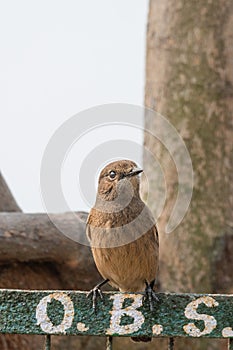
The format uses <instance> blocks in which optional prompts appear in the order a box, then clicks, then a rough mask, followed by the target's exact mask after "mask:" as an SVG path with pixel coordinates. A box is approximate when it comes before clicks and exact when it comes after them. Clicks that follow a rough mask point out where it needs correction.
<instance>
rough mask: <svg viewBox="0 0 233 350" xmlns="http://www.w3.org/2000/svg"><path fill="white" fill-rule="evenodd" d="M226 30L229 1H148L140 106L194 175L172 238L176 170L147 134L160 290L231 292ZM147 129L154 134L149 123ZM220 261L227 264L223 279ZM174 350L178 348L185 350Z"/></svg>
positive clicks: (232, 189) (231, 15)
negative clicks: (177, 144) (164, 128)
mask: <svg viewBox="0 0 233 350" xmlns="http://www.w3.org/2000/svg"><path fill="white" fill-rule="evenodd" d="M232 27H233V4H232V1H230V0H221V1H220V0H216V1H207V2H203V1H194V0H192V1H176V0H165V1H164V0H158V1H155V0H151V1H150V9H149V19H148V33H147V61H146V91H145V105H146V106H147V107H149V108H152V109H155V110H156V111H158V112H159V113H161V114H162V115H164V116H165V117H166V118H167V119H168V120H169V121H170V122H171V123H172V124H173V125H174V126H175V127H176V129H177V130H178V132H179V133H180V135H181V136H182V137H183V139H184V141H185V143H186V146H187V148H188V150H189V153H190V155H191V159H192V163H193V168H194V191H193V197H192V201H191V205H190V208H189V211H188V213H187V215H186V216H185V218H184V220H183V222H182V223H181V224H180V226H179V227H178V228H177V229H176V230H175V232H173V233H171V234H169V235H166V234H164V233H163V232H164V227H165V224H166V223H167V221H168V218H169V216H170V213H171V208H172V206H173V204H174V200H175V197H176V185H177V174H176V169H175V168H174V164H173V162H172V160H171V159H169V157H168V155H167V152H166V150H165V149H164V147H163V145H161V144H160V143H156V144H152V141H151V138H150V135H148V134H145V141H144V142H145V146H146V147H148V148H149V149H152V150H153V152H154V153H155V154H156V155H157V157H158V158H159V160H160V162H161V164H162V165H163V168H165V177H166V182H167V202H166V206H165V209H164V210H163V212H162V215H161V217H160V218H159V223H158V224H159V231H160V242H161V245H160V246H161V248H160V257H161V264H160V283H161V288H162V290H168V291H182V292H205V293H207V292H210V293H211V292H212V293H214V292H224V293H232V292H233V278H232V277H233V276H232V265H231V266H230V263H231V262H232V259H231V255H232V254H231V251H229V250H228V249H227V245H228V244H231V245H232V243H231V242H232V241H233V238H232V237H233V222H232V214H233V181H232V180H233V171H232V163H233V159H232V148H233V143H232V131H233V125H232V121H233V119H232V110H233V98H232V97H233V65H232V55H233V34H232ZM145 126H146V128H147V129H150V130H151V132H152V133H153V131H154V132H155V131H156V130H155V124H154V123H153V121H152V120H151V119H149V118H148V119H147V118H146V120H145ZM144 161H145V162H144V169H145V172H146V174H147V176H148V178H149V183H150V191H152V192H153V193H154V200H153V201H151V202H150V203H148V204H149V205H150V207H151V208H152V210H153V211H154V212H156V200H155V199H156V198H158V196H159V195H160V193H159V190H158V189H157V187H156V174H154V171H153V168H152V164H151V163H149V162H147V159H146V155H145V157H144ZM229 242H230V243H229ZM226 255H227V257H226ZM223 261H224V266H225V265H226V264H228V268H226V267H224V272H223V271H222V263H223ZM221 262H222V263H221ZM223 273H224V274H225V275H224V276H223ZM223 281H225V284H223V283H222V282H223ZM223 286H224V288H225V289H224V290H223ZM185 342H186V341H184V343H185ZM177 343H178V342H177ZM207 343H208V344H209V345H208V346H209V347H208V348H209V349H215V348H216V345H215V344H216V343H215V342H214V341H211V342H210V343H209V342H208V341H207ZM179 344H180V345H179V349H183V348H187V345H183V346H182V342H179ZM176 346H178V344H177V345H176ZM206 348H207V344H206V342H205V341H201V342H195V349H206ZM223 348H224V349H225V348H226V347H225V345H224V347H223Z"/></svg>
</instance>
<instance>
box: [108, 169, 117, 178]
mask: <svg viewBox="0 0 233 350" xmlns="http://www.w3.org/2000/svg"><path fill="white" fill-rule="evenodd" d="M109 177H110V179H114V178H115V177H116V172H115V171H114V170H111V171H110V173H109Z"/></svg>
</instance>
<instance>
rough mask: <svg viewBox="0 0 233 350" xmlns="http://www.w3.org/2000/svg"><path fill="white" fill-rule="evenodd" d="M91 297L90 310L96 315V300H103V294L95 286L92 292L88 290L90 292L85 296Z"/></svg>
mask: <svg viewBox="0 0 233 350" xmlns="http://www.w3.org/2000/svg"><path fill="white" fill-rule="evenodd" d="M91 296H92V309H93V311H94V312H95V313H96V302H97V298H98V297H100V298H101V299H103V293H102V291H101V289H100V288H99V287H98V286H96V287H94V288H93V289H92V290H90V292H89V293H88V294H87V298H89V297H91Z"/></svg>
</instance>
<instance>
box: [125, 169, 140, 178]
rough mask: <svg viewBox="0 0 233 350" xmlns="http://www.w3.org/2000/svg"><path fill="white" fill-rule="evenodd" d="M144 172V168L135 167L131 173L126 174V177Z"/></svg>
mask: <svg viewBox="0 0 233 350" xmlns="http://www.w3.org/2000/svg"><path fill="white" fill-rule="evenodd" d="M142 172H143V169H139V168H135V169H134V170H133V171H131V173H128V174H125V177H131V176H136V175H139V174H140V173H142Z"/></svg>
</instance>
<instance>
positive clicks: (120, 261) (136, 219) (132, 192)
mask: <svg viewBox="0 0 233 350" xmlns="http://www.w3.org/2000/svg"><path fill="white" fill-rule="evenodd" d="M142 172H143V170H142V169H141V168H139V167H138V166H137V164H136V163H135V162H134V161H132V160H128V159H122V160H117V161H114V162H111V163H109V164H107V165H106V166H105V167H104V168H103V169H102V171H101V172H100V175H99V179H98V190H97V195H96V201H95V204H94V206H93V208H92V209H91V210H90V213H89V216H88V219H87V225H86V234H87V237H88V239H89V242H90V246H91V250H92V254H93V258H94V261H95V264H96V267H97V269H98V271H99V273H100V274H101V276H102V277H103V278H104V280H103V281H102V282H100V283H99V284H97V285H96V286H95V287H94V288H93V289H92V290H91V291H90V292H89V294H88V296H89V297H90V296H92V302H93V309H94V311H95V312H96V304H97V297H101V298H103V295H102V292H101V289H100V288H101V287H102V286H103V285H104V284H105V283H109V284H110V285H111V286H112V287H115V288H117V289H119V290H120V291H121V292H143V293H144V295H145V297H144V299H143V300H145V299H148V301H149V307H150V310H151V311H153V304H154V300H156V301H158V297H157V296H156V293H155V292H154V290H153V288H154V284H155V280H156V278H157V274H158V264H159V237H158V230H157V227H156V223H155V219H154V217H153V215H152V213H151V211H150V209H149V208H148V206H147V205H146V204H145V203H144V202H143V201H142V199H141V197H140V174H141V173H142ZM132 339H133V340H134V341H144V342H147V341H150V340H151V338H149V337H146V336H140V337H139V336H137V337H132Z"/></svg>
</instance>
